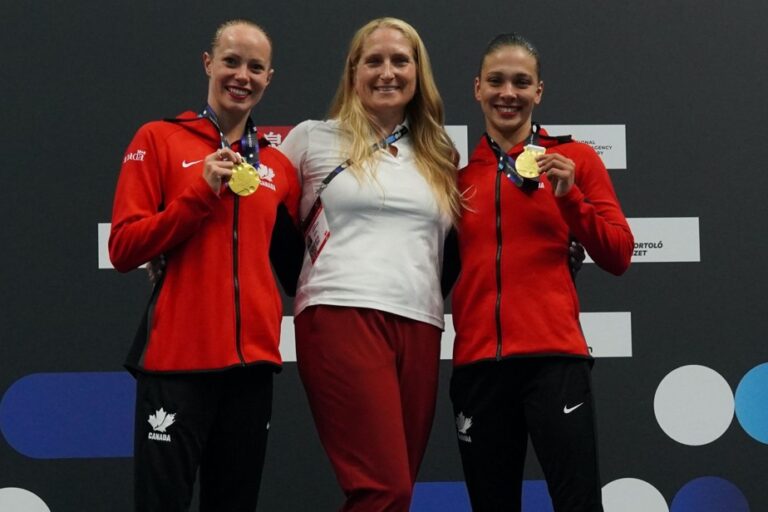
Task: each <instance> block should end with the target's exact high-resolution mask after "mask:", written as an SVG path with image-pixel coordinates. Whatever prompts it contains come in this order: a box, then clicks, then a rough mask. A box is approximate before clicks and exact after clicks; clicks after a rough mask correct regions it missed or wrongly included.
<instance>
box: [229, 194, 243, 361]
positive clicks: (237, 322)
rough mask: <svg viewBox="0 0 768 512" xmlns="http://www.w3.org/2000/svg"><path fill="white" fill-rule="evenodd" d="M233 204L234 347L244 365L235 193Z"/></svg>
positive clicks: (237, 210)
mask: <svg viewBox="0 0 768 512" xmlns="http://www.w3.org/2000/svg"><path fill="white" fill-rule="evenodd" d="M234 201H235V206H234V215H233V219H232V277H233V282H234V285H235V349H237V357H239V358H240V364H242V365H243V366H245V358H244V357H243V350H242V347H241V346H240V343H241V340H240V322H241V319H240V278H239V277H238V276H239V273H238V259H237V254H238V251H237V243H238V240H237V229H238V219H239V216H240V196H238V195H236V194H235V199H234Z"/></svg>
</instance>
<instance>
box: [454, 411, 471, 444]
mask: <svg viewBox="0 0 768 512" xmlns="http://www.w3.org/2000/svg"><path fill="white" fill-rule="evenodd" d="M470 428H472V418H467V417H466V416H464V413H463V412H460V413H459V415H458V416H456V430H458V436H459V440H461V441H464V442H465V443H471V442H472V437H470V435H469V434H467V430H469V429H470Z"/></svg>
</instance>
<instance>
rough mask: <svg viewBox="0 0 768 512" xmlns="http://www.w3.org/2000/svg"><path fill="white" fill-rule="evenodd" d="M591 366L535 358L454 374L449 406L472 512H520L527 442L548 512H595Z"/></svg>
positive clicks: (596, 486) (597, 481) (464, 369)
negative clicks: (538, 471) (536, 464)
mask: <svg viewBox="0 0 768 512" xmlns="http://www.w3.org/2000/svg"><path fill="white" fill-rule="evenodd" d="M591 364H592V363H591V361H589V360H585V359H578V358H567V357H540V358H520V359H507V360H503V361H499V362H496V361H491V362H480V363H476V364H471V365H467V366H462V367H459V368H456V369H455V370H454V373H453V375H452V377H451V400H452V401H453V409H454V414H455V416H456V427H457V435H458V439H459V441H458V442H459V449H460V452H461V461H462V465H463V468H464V476H465V479H466V483H467V489H468V491H469V497H470V501H471V502H472V510H474V511H475V512H501V511H504V512H520V509H521V494H522V481H523V465H524V463H525V453H526V448H527V443H528V436H529V435H530V437H531V442H532V444H533V447H534V449H535V450H536V455H537V456H538V459H539V462H540V463H541V467H542V469H543V470H544V475H545V477H546V479H547V485H548V488H549V494H550V496H551V497H552V504H553V505H554V510H555V512H602V510H603V507H602V504H601V503H602V501H601V484H600V476H599V472H598V460H597V458H598V457H597V444H596V432H595V419H594V405H593V399H592V391H591V389H592V386H591V379H590V369H591Z"/></svg>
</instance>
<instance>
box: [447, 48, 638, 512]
mask: <svg viewBox="0 0 768 512" xmlns="http://www.w3.org/2000/svg"><path fill="white" fill-rule="evenodd" d="M543 90H544V83H543V81H542V80H541V74H540V63H539V55H538V53H537V51H536V50H535V49H534V47H533V46H532V45H531V44H530V43H529V42H528V41H527V40H525V39H524V38H522V37H520V36H518V35H516V34H503V35H500V36H497V37H496V38H495V39H493V40H492V41H491V43H490V44H489V45H488V47H487V49H486V51H485V53H484V56H483V60H482V63H481V69H480V74H479V75H478V76H477V77H476V78H475V98H476V99H477V101H478V102H479V103H480V106H481V108H482V110H483V114H484V116H485V126H486V133H485V134H484V135H483V137H482V138H481V140H480V142H479V144H478V145H477V147H476V148H475V150H474V152H473V154H472V156H471V157H470V162H469V165H468V166H467V167H466V168H464V169H462V170H461V171H460V172H459V190H460V191H462V193H463V194H464V198H465V205H464V206H465V209H464V211H463V213H462V216H461V219H460V221H459V226H458V234H459V251H460V257H461V275H460V277H459V280H458V282H457V284H456V288H455V289H454V292H453V319H454V324H455V328H456V341H455V345H454V367H455V368H454V373H453V376H452V379H451V399H452V401H453V406H454V411H455V414H456V426H457V430H458V439H459V447H460V451H461V458H462V464H463V467H464V473H465V477H466V482H467V488H468V490H469V495H470V498H471V501H472V506H473V509H474V510H475V511H497V510H504V511H509V510H517V511H519V510H520V506H521V505H520V502H521V490H522V479H523V464H524V461H525V452H526V447H527V439H528V436H529V435H530V437H531V440H532V443H533V445H534V447H535V449H536V454H537V456H538V458H539V461H540V463H541V466H542V468H543V470H544V473H545V476H546V479H547V482H548V485H549V492H550V495H551V497H552V501H553V504H554V508H555V511H556V512H565V511H570V512H576V511H578V512H593V511H601V510H602V505H601V484H600V478H599V474H598V461H597V442H596V438H595V425H594V407H593V398H592V393H591V382H590V369H591V366H592V359H591V356H590V354H589V350H588V348H587V344H586V342H585V340H584V335H583V333H582V331H581V326H580V325H579V301H578V297H577V294H576V289H575V286H574V283H573V280H572V278H571V275H570V269H569V262H568V250H567V247H568V246H569V241H570V240H571V239H572V238H575V239H577V240H578V241H579V242H581V244H583V246H584V248H585V249H586V250H587V252H588V253H589V254H590V256H591V257H592V258H593V260H594V261H595V263H597V264H598V265H599V266H600V267H601V268H603V269H605V270H607V271H609V272H611V273H613V274H616V275H618V274H621V273H623V272H624V271H625V270H626V269H627V267H628V266H629V263H630V257H631V255H632V249H633V244H634V241H633V237H632V233H631V232H630V229H629V226H628V225H627V221H626V219H625V217H624V214H623V213H622V211H621V208H620V206H619V203H618V200H617V198H616V194H615V193H614V190H613V186H612V185H611V181H610V179H609V177H608V173H607V171H606V169H605V166H604V165H603V163H602V162H601V160H600V158H599V157H598V155H597V154H596V153H595V151H594V150H593V149H592V148H591V147H590V146H588V145H586V144H582V143H579V142H574V141H572V140H571V139H570V137H551V136H549V135H547V134H546V132H545V131H544V130H541V129H539V127H538V125H537V124H535V123H533V121H532V114H533V110H534V107H535V106H536V105H538V104H539V103H540V101H541V98H542V93H543Z"/></svg>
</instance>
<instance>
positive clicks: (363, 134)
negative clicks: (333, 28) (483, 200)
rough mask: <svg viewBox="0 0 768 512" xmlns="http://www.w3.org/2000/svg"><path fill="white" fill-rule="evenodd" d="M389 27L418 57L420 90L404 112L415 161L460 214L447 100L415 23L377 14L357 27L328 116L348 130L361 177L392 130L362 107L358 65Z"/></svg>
mask: <svg viewBox="0 0 768 512" xmlns="http://www.w3.org/2000/svg"><path fill="white" fill-rule="evenodd" d="M386 28H390V29H395V30H398V31H400V32H401V33H402V34H403V35H404V36H405V38H406V39H407V40H408V42H409V43H410V44H411V48H412V50H413V57H414V60H415V61H416V77H417V82H416V93H415V94H414V97H413V99H412V100H411V101H410V102H409V103H408V105H406V107H405V112H406V116H407V118H408V123H409V136H410V137H411V139H412V141H413V147H414V153H415V156H416V164H417V166H418V169H419V172H420V173H421V174H422V175H423V176H424V178H425V179H426V180H427V183H429V185H430V187H431V189H432V191H433V192H434V194H435V197H436V199H437V203H438V205H439V207H440V209H441V210H442V211H444V212H445V213H447V214H449V215H451V217H452V218H454V219H455V218H457V216H458V214H459V211H460V201H459V195H458V191H457V188H456V164H455V160H456V149H455V148H454V146H453V143H452V142H451V139H450V138H449V137H448V134H447V133H446V132H445V129H444V128H443V122H444V111H443V100H442V99H441V98H440V93H439V92H438V90H437V86H436V85H435V79H434V76H433V75H432V67H431V65H430V63H429V55H428V54H427V49H426V47H425V46H424V43H423V42H422V40H421V37H419V34H418V32H416V29H415V28H413V27H412V26H411V25H409V24H408V23H406V22H405V21H403V20H400V19H397V18H378V19H375V20H372V21H370V22H369V23H367V24H366V25H365V26H363V27H362V28H360V29H359V30H358V31H357V32H356V33H355V35H354V37H352V41H351V42H350V45H349V51H348V53H347V59H346V61H345V63H344V71H343V72H342V75H341V80H340V82H339V87H338V89H337V91H336V96H335V97H334V99H333V103H332V104H331V108H330V111H329V117H331V118H335V119H338V120H339V121H340V124H341V127H342V130H343V131H344V132H345V133H346V135H347V136H348V141H347V147H346V148H345V150H346V154H347V157H348V158H350V159H351V160H352V162H354V165H353V166H352V167H350V170H351V171H352V172H353V173H355V176H356V177H357V178H358V179H361V178H362V176H363V175H362V172H363V171H362V167H361V164H362V163H363V162H365V161H367V160H369V159H371V158H374V157H375V154H373V155H372V154H371V152H370V147H371V144H373V143H374V142H376V141H377V140H378V139H379V138H381V137H382V136H386V135H389V134H387V133H380V129H379V128H378V127H377V126H376V124H375V123H374V121H373V118H372V117H371V115H370V114H369V113H368V112H366V110H365V107H363V104H362V102H361V101H360V97H359V96H358V95H357V92H356V91H355V68H356V67H357V65H358V62H359V61H360V57H361V55H362V53H363V47H364V46H365V43H366V41H367V39H368V37H369V36H370V35H371V34H372V33H373V32H374V31H376V30H378V29H386Z"/></svg>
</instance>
